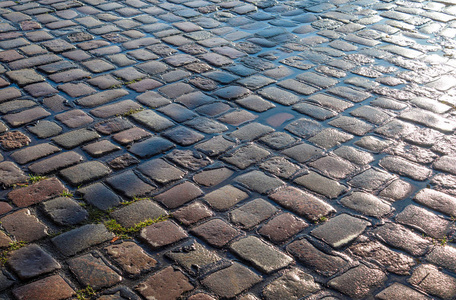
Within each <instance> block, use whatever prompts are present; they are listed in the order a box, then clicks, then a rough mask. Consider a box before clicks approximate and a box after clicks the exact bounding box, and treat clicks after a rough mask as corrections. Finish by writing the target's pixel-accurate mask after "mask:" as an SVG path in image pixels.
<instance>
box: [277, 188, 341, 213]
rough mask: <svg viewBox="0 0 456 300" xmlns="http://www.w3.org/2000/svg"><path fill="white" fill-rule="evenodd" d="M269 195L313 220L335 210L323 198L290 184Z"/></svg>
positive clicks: (284, 205)
mask: <svg viewBox="0 0 456 300" xmlns="http://www.w3.org/2000/svg"><path fill="white" fill-rule="evenodd" d="M269 197H270V198H271V199H272V200H274V201H275V202H277V203H278V204H280V205H282V206H283V207H285V208H287V209H289V210H291V211H293V212H295V213H297V214H298V215H300V216H303V217H305V218H307V219H309V220H310V221H313V222H315V221H317V220H319V219H320V218H321V217H325V216H327V215H329V214H331V213H333V212H335V209H334V208H333V207H332V206H331V205H329V204H327V203H326V202H324V201H323V200H321V199H319V198H317V197H315V196H313V195H312V194H309V193H306V192H304V191H301V190H299V189H297V188H294V187H291V186H290V187H286V188H283V189H281V190H279V191H277V192H275V193H273V194H271V195H269Z"/></svg>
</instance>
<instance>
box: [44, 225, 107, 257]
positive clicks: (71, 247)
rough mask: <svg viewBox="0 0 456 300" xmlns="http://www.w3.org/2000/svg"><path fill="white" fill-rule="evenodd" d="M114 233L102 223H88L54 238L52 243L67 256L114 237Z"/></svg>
mask: <svg viewBox="0 0 456 300" xmlns="http://www.w3.org/2000/svg"><path fill="white" fill-rule="evenodd" d="M113 237H114V235H113V234H112V233H110V232H108V231H107V230H106V227H105V226H104V225H102V224H88V225H84V226H82V227H79V228H76V229H73V230H71V231H68V232H65V233H62V234H61V235H58V236H56V237H54V238H52V243H53V244H54V245H55V246H56V247H57V249H58V250H59V251H60V252H62V253H63V254H64V255H66V256H72V255H75V254H76V253H78V252H80V251H82V250H84V249H87V248H89V247H91V246H93V245H97V244H100V243H103V242H105V241H108V240H110V239H112V238H113Z"/></svg>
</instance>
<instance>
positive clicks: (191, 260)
mask: <svg viewBox="0 0 456 300" xmlns="http://www.w3.org/2000/svg"><path fill="white" fill-rule="evenodd" d="M166 256H167V257H169V258H171V259H172V260H174V261H176V262H177V263H178V264H179V265H180V266H182V267H183V268H184V269H185V270H186V271H187V272H190V273H191V274H199V273H200V272H205V271H206V269H208V268H210V267H211V266H212V265H215V264H216V263H217V262H220V261H221V260H222V258H221V257H220V256H218V255H217V253H215V252H214V251H210V250H208V249H207V248H206V247H204V246H203V245H201V244H199V243H197V242H192V243H191V244H189V245H185V246H183V247H180V248H176V249H173V250H172V251H171V252H168V253H167V254H166Z"/></svg>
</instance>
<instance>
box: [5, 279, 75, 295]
mask: <svg viewBox="0 0 456 300" xmlns="http://www.w3.org/2000/svg"><path fill="white" fill-rule="evenodd" d="M13 293H14V296H15V297H16V298H18V299H24V300H27V299H34V298H35V297H36V295H40V297H41V298H42V299H49V300H53V299H56V300H57V299H58V300H60V299H62V300H63V299H66V298H68V297H71V296H74V295H75V294H76V292H75V291H74V290H73V288H72V287H71V286H70V285H69V284H68V283H67V282H66V281H65V280H64V279H63V278H62V277H61V276H60V275H52V276H49V277H46V278H43V279H40V280H38V281H35V282H32V283H29V284H27V285H24V286H21V287H18V288H16V289H14V290H13Z"/></svg>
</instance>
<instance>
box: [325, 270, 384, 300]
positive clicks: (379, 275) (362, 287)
mask: <svg viewBox="0 0 456 300" xmlns="http://www.w3.org/2000/svg"><path fill="white" fill-rule="evenodd" d="M385 280H386V274H385V273H383V272H382V271H381V270H379V269H375V268H368V267H367V266H365V265H359V266H358V267H355V268H353V269H350V270H348V271H347V272H345V273H344V274H342V275H340V276H339V277H336V278H334V279H332V280H331V281H329V282H328V285H329V286H330V287H332V288H335V289H336V290H339V291H341V292H342V293H344V294H346V295H348V296H350V297H351V298H352V299H360V298H363V297H365V296H367V295H368V294H369V293H370V292H371V291H372V290H373V289H375V288H376V287H378V286H381V285H382V284H383V282H384V281H385Z"/></svg>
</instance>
